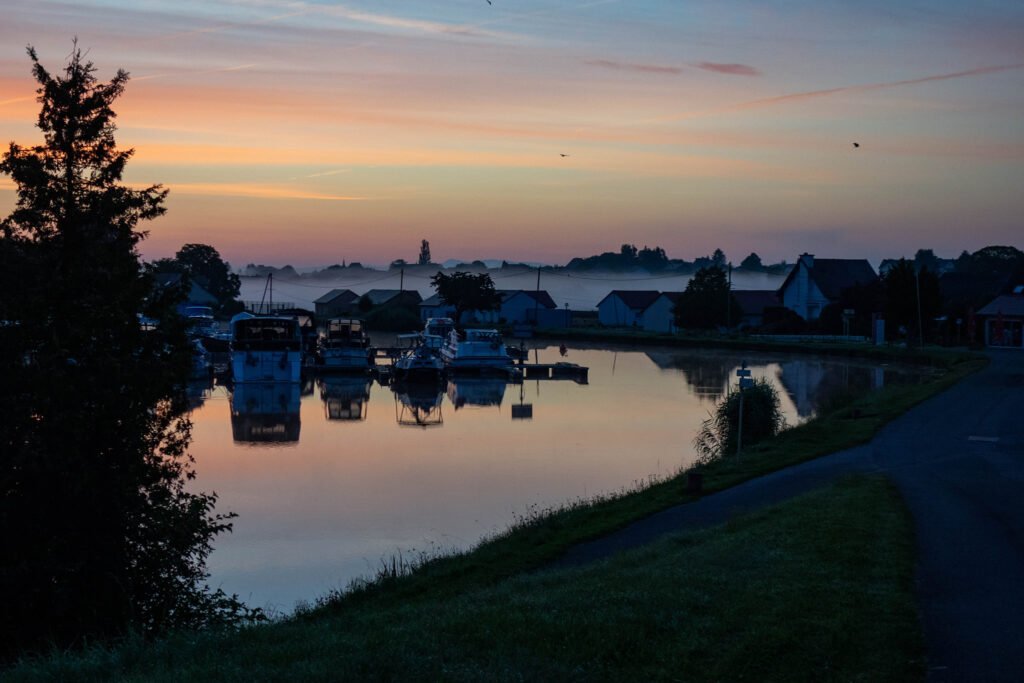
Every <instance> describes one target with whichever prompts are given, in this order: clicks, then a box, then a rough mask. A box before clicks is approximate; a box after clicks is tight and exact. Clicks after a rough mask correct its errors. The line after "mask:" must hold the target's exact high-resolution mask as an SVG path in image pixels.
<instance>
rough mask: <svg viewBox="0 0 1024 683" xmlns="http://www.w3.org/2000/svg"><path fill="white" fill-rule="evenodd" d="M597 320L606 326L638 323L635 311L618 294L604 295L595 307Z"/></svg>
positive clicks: (629, 325) (627, 325)
mask: <svg viewBox="0 0 1024 683" xmlns="http://www.w3.org/2000/svg"><path fill="white" fill-rule="evenodd" d="M597 319H598V321H599V322H600V323H601V324H602V325H605V326H607V327H623V326H624V327H632V326H633V324H634V323H635V324H637V325H639V324H640V321H639V320H638V318H637V315H636V313H634V312H633V311H632V310H630V308H629V306H627V305H626V303H625V302H624V301H623V300H622V299H620V298H619V297H618V296H615V295H612V296H609V297H606V298H605V299H604V301H602V302H601V303H600V305H599V306H598V307H597Z"/></svg>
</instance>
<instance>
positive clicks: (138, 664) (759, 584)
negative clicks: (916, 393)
mask: <svg viewBox="0 0 1024 683" xmlns="http://www.w3.org/2000/svg"><path fill="white" fill-rule="evenodd" d="M912 576H913V540H912V533H911V524H910V521H909V518H908V515H907V514H906V511H905V510H904V508H903V507H902V505H901V504H900V502H899V500H898V496H897V494H896V493H895V492H894V490H893V489H892V487H891V486H889V485H888V484H887V483H886V482H885V481H884V480H881V479H877V478H875V479H866V478H860V479H853V480H847V481H844V482H841V483H839V484H837V485H835V486H833V487H831V488H829V489H825V490H823V491H819V492H816V493H814V494H811V495H809V496H805V497H803V498H800V499H797V500H794V501H790V502H788V503H786V504H784V505H781V506H779V507H777V508H774V509H771V510H765V511H761V512H758V513H755V514H753V515H749V516H745V517H743V518H740V519H737V520H734V521H733V522H730V523H729V524H727V525H725V526H724V527H721V528H719V529H711V530H706V531H701V532H694V533H688V534H683V535H678V536H673V537H669V538H667V539H665V540H663V541H660V542H658V543H655V544H652V545H650V546H647V547H645V548H642V549H639V550H636V551H632V552H630V553H624V554H622V555H620V556H619V557H617V558H615V559H614V560H612V561H609V562H603V563H597V564H595V565H592V566H590V567H586V568H581V569H566V570H559V571H546V572H537V573H532V574H524V575H522V576H518V577H515V578H512V579H509V580H507V581H503V582H500V583H498V584H496V585H492V586H487V587H481V588H475V589H472V590H469V591H466V592H464V593H462V594H459V595H457V596H451V597H443V596H437V595H423V596H420V597H419V598H416V599H411V600H407V601H402V602H400V603H391V604H386V605H381V604H374V603H363V604H350V605H348V606H347V607H346V608H344V609H339V610H336V611H334V612H333V613H326V614H325V613H321V614H319V615H317V617H316V618H307V619H299V620H296V621H293V622H290V623H284V624H277V625H272V626H268V627H260V628H255V629H249V630H247V631H244V632H242V633H240V634H229V635H226V636H209V635H208V636H206V637H194V638H185V637H181V638H172V639H170V640H167V641H164V642H161V643H158V644H155V645H150V646H144V645H136V646H126V647H122V648H120V649H118V650H115V651H113V652H108V651H102V650H99V651H93V652H91V653H89V654H88V655H87V656H76V657H69V658H51V659H50V660H47V661H46V662H44V663H43V664H42V665H40V666H39V667H38V668H37V667H35V666H23V667H22V668H21V669H20V670H19V671H17V672H15V673H14V674H13V675H12V676H11V679H12V680H25V681H29V680H39V679H49V678H57V677H64V678H67V679H74V680H107V679H108V678H117V679H123V680H130V681H134V680H139V681H142V680H146V681H149V680H153V681H179V680H237V681H249V680H391V679H397V680H455V681H458V680H467V681H476V680H495V681H502V680H509V681H511V680H568V681H571V680H738V679H741V678H747V679H753V680H764V681H770V680H779V681H782V680H784V681H800V680H807V681H829V680H836V681H838V680H843V681H849V680H863V681H886V680H921V679H922V678H923V664H922V662H923V656H922V641H921V638H920V631H919V626H918V623H917V618H916V610H915V605H914V600H913V593H912Z"/></svg>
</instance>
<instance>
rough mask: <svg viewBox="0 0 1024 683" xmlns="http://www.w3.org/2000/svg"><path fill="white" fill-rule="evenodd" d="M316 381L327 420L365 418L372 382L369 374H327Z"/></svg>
mask: <svg viewBox="0 0 1024 683" xmlns="http://www.w3.org/2000/svg"><path fill="white" fill-rule="evenodd" d="M317 381H318V383H319V385H320V400H321V401H323V402H324V415H326V416H327V419H328V420H347V421H357V422H358V421H362V420H365V419H366V411H367V406H368V404H369V401H370V385H371V383H372V380H371V379H370V377H369V375H328V376H325V377H321V378H320V379H319V380H317Z"/></svg>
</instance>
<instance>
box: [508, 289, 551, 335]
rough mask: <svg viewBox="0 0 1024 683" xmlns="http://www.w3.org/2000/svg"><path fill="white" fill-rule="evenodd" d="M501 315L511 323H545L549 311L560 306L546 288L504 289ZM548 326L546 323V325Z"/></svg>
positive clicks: (548, 316)
mask: <svg viewBox="0 0 1024 683" xmlns="http://www.w3.org/2000/svg"><path fill="white" fill-rule="evenodd" d="M501 295H502V296H501V310H500V312H499V317H500V318H504V319H505V321H506V322H510V323H525V322H537V323H539V324H541V325H545V321H546V320H547V319H548V318H550V317H551V316H550V315H547V316H546V315H545V314H546V313H548V312H549V311H553V310H556V309H557V308H558V306H557V305H556V304H555V301H554V299H552V298H551V295H550V294H548V293H547V292H546V291H545V290H543V289H542V290H539V291H538V290H525V289H518V290H512V291H509V290H502V291H501ZM545 326H546V325H545Z"/></svg>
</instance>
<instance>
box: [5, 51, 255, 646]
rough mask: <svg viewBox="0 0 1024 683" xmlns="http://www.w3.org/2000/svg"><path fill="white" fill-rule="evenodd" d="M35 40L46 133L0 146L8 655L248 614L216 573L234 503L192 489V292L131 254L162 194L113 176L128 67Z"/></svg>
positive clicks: (119, 168) (122, 158)
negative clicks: (210, 584) (215, 559)
mask: <svg viewBox="0 0 1024 683" xmlns="http://www.w3.org/2000/svg"><path fill="white" fill-rule="evenodd" d="M28 53H29V57H30V58H31V61H32V72H33V75H34V77H35V79H36V80H37V81H38V83H39V89H38V90H37V92H38V95H39V102H40V104H41V105H42V107H41V111H40V114H39V119H38V127H39V128H40V130H41V131H42V133H43V136H44V142H43V144H41V145H38V146H34V147H22V146H19V145H17V144H14V143H12V144H11V145H10V148H9V150H8V151H7V152H6V153H5V154H4V156H3V158H2V161H0V172H2V173H4V174H6V175H9V176H11V178H12V179H13V181H14V183H15V184H16V186H17V203H16V206H15V208H14V211H13V212H12V213H11V214H10V216H8V217H7V218H6V219H4V221H3V223H2V239H0V272H2V275H0V277H2V282H0V286H2V288H3V292H4V296H3V297H2V298H0V377H2V378H3V379H2V381H0V414H2V415H3V419H2V420H0V452H2V460H0V538H2V539H3V552H2V554H0V591H2V594H0V604H2V605H3V611H4V618H3V619H2V620H0V658H8V657H12V656H15V655H17V654H18V653H21V652H25V651H27V650H32V649H38V648H43V647H52V646H57V647H65V646H69V645H75V644H81V643H83V642H86V640H89V641H94V640H96V639H103V638H108V637H112V636H116V635H119V634H123V633H125V632H127V631H129V630H132V631H136V632H141V633H157V632H162V631H166V630H167V629H170V628H177V627H197V626H203V625H207V624H211V623H214V622H221V621H224V620H228V619H231V618H233V617H234V615H237V613H238V612H237V610H236V608H237V607H238V605H237V602H236V601H234V600H233V599H232V598H228V597H227V596H225V595H224V594H223V593H220V592H219V591H218V592H216V593H211V592H209V591H208V589H206V587H205V579H206V576H207V573H206V570H205V559H206V557H207V555H208V553H209V552H210V542H211V539H212V538H213V537H214V536H215V535H216V534H217V533H219V532H221V531H225V530H227V529H229V528H230V525H229V523H228V522H227V521H226V520H227V517H228V516H222V515H216V514H215V513H214V504H215V501H216V497H215V496H214V495H209V494H197V493H193V492H190V491H187V490H186V488H185V482H186V480H187V479H189V478H191V477H192V470H191V459H190V457H189V456H188V454H187V451H186V447H187V445H188V441H189V436H190V423H189V421H188V420H187V418H186V417H185V413H184V410H185V407H186V403H185V402H184V396H183V395H182V394H183V392H181V391H180V388H179V387H180V386H181V380H182V379H183V378H184V377H186V373H187V371H188V366H189V362H190V354H189V350H188V347H187V344H186V342H185V337H184V329H183V327H182V322H181V321H180V320H179V319H178V317H177V315H176V314H175V313H174V307H175V304H176V303H177V302H178V301H180V298H181V294H182V293H181V291H163V292H157V290H155V289H154V286H153V282H152V279H151V276H150V275H149V274H148V273H147V271H146V270H145V269H144V268H143V267H142V265H141V263H140V261H139V256H138V253H137V251H136V245H137V244H138V242H139V240H141V239H142V238H143V237H144V235H145V233H144V232H142V231H140V230H138V229H137V225H138V223H139V222H140V221H146V220H151V219H153V218H156V217H158V216H160V215H161V214H163V212H164V207H163V206H162V203H163V200H164V197H165V196H166V194H167V192H166V190H163V189H162V188H161V187H160V186H152V187H148V188H145V189H142V190H133V189H130V188H128V187H126V186H124V185H122V184H121V183H120V181H121V176H122V173H123V171H124V167H125V163H126V162H127V161H128V159H129V158H130V156H131V154H132V150H118V149H117V147H116V145H115V142H114V131H115V126H114V116H115V114H114V112H113V110H112V109H111V104H112V103H113V101H114V100H115V99H117V97H118V96H119V95H120V94H121V93H122V91H123V90H124V86H125V83H126V82H127V80H128V74H127V73H126V72H124V71H118V72H117V74H116V75H115V76H114V78H113V79H112V80H111V81H110V82H109V83H101V82H99V81H98V80H97V79H96V77H95V75H94V72H95V69H94V67H93V65H92V63H91V62H88V61H84V60H83V57H82V53H81V51H80V50H79V49H78V48H77V45H76V47H75V49H74V51H73V52H72V54H71V56H70V57H69V59H68V62H67V64H66V65H65V66H64V68H63V73H61V74H58V75H51V74H50V73H49V72H48V71H47V70H46V69H45V68H44V67H43V65H42V64H40V62H39V60H38V58H37V56H36V53H35V51H34V50H33V49H31V48H29V51H28ZM140 314H142V315H145V316H146V317H148V318H151V319H154V320H156V321H158V323H159V324H158V328H157V330H156V331H146V330H144V329H143V328H142V326H141V325H140V324H139V318H138V316H139V315H140Z"/></svg>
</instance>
